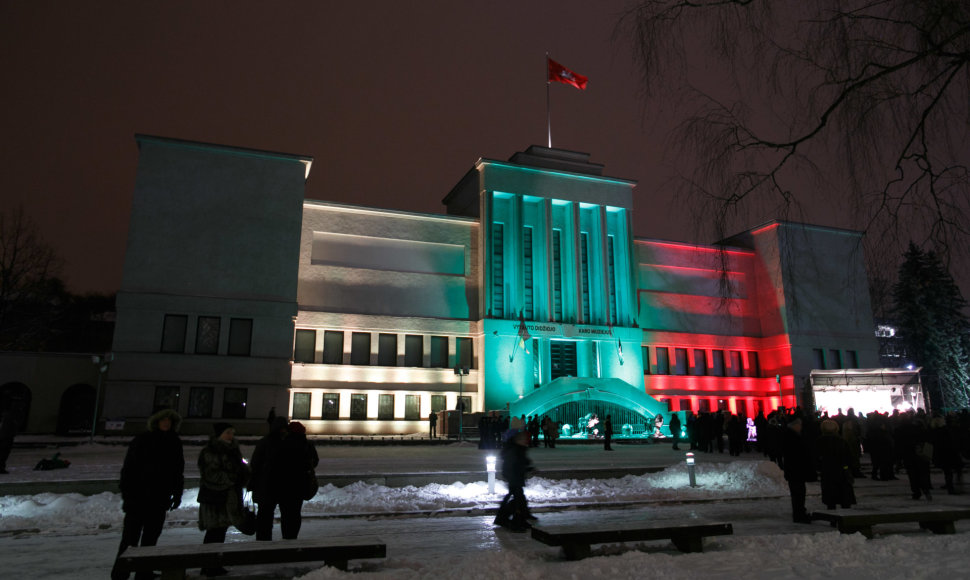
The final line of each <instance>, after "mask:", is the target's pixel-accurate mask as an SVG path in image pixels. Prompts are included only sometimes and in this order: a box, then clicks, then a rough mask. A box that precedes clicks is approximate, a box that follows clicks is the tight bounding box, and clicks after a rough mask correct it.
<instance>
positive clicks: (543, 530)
mask: <svg viewBox="0 0 970 580" xmlns="http://www.w3.org/2000/svg"><path fill="white" fill-rule="evenodd" d="M733 533H734V528H733V527H732V525H731V524H726V523H707V524H682V525H664V524H663V523H654V524H642V523H627V524H610V523H608V522H604V523H600V524H596V523H593V524H591V525H584V526H583V527H582V529H577V527H576V526H575V525H571V526H568V527H567V526H536V527H533V528H532V538H533V539H535V540H538V541H540V542H542V543H543V544H548V545H550V546H561V547H562V551H563V554H564V555H565V557H566V559H567V560H581V559H583V558H585V557H587V556H589V554H590V548H589V547H590V545H592V544H607V543H612V542H644V541H649V540H667V539H669V540H671V541H672V542H673V543H674V546H676V547H677V549H678V550H680V551H681V552H703V551H704V544H703V539H704V537H705V536H725V535H730V534H733Z"/></svg>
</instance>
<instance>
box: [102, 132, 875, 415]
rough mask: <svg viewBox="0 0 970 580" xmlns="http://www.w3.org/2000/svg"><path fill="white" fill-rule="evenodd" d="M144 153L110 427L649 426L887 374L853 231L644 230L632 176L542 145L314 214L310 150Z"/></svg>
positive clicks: (788, 227) (156, 144) (181, 145)
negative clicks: (457, 175) (456, 417)
mask: <svg viewBox="0 0 970 580" xmlns="http://www.w3.org/2000/svg"><path fill="white" fill-rule="evenodd" d="M138 140H139V146H140V150H141V153H140V156H141V158H140V162H139V174H138V181H137V184H136V188H135V196H134V201H133V210H132V225H131V233H130V235H129V237H130V239H129V247H128V255H127V258H126V267H125V281H124V284H123V288H122V292H121V294H119V299H118V326H117V330H116V336H115V343H114V349H115V355H116V360H115V363H114V365H113V367H112V372H111V376H110V380H109V389H108V399H107V401H106V407H105V413H104V414H105V416H106V417H108V418H109V419H110V418H112V417H119V416H121V417H126V418H128V419H129V420H131V418H133V417H138V418H140V417H144V416H147V415H148V414H150V412H151V411H152V410H153V409H154V408H158V407H160V406H174V407H176V408H177V409H178V410H179V411H180V412H181V413H182V414H183V416H185V417H186V423H185V428H187V429H192V427H191V426H192V425H193V424H199V425H202V424H203V423H204V424H205V425H208V422H210V421H211V420H212V419H214V418H220V419H222V418H226V419H233V420H234V421H235V422H236V423H237V426H238V427H240V429H241V430H243V431H245V430H246V429H247V425H248V426H249V428H250V429H252V430H254V431H258V430H260V429H263V428H264V426H262V425H261V423H262V420H263V418H264V417H265V416H266V413H267V411H268V410H269V408H270V407H271V406H275V407H276V411H277V413H279V414H284V409H285V414H287V415H289V416H291V417H292V418H294V419H298V420H300V421H301V422H303V423H304V424H306V425H307V427H308V429H309V430H310V431H311V432H314V433H347V434H353V433H387V434H393V433H414V432H418V431H423V430H424V429H425V426H426V422H427V417H428V414H429V413H431V412H439V411H443V410H453V409H456V408H457V407H458V406H459V405H461V406H462V407H463V409H464V411H465V412H469V413H480V412H489V411H501V412H509V413H511V414H514V415H522V414H524V415H535V414H540V415H544V414H548V415H550V416H552V417H553V418H556V419H558V420H559V421H560V422H564V423H571V424H573V425H576V424H577V419H578V418H579V417H581V416H583V415H586V414H589V413H598V414H600V415H601V416H602V415H603V414H607V413H609V414H611V415H613V417H614V425H617V428H619V426H620V425H627V424H629V425H635V426H638V429H644V428H645V427H644V425H647V424H651V423H652V421H653V417H654V415H656V414H657V413H667V412H668V411H669V410H673V411H680V410H693V411H705V410H717V409H728V410H730V411H732V412H739V413H746V414H749V415H751V414H754V413H757V412H758V411H759V410H762V409H764V410H766V411H768V410H771V409H773V408H774V407H776V406H777V405H779V404H785V405H792V404H796V403H798V402H800V401H801V397H802V385H803V384H804V383H805V382H806V378H807V377H808V375H809V371H810V370H811V369H813V368H853V367H860V366H872V365H874V364H875V363H876V360H877V354H878V351H877V344H876V341H875V339H874V337H873V333H872V328H873V325H872V315H871V312H870V308H869V299H868V289H867V286H866V277H865V271H864V269H863V266H862V261H861V257H860V256H859V249H858V248H859V237H860V234H858V233H856V232H848V231H844V230H834V229H831V228H821V227H815V226H806V225H802V224H792V223H788V222H772V223H769V224H767V225H764V226H762V227H759V228H756V229H754V230H751V231H748V232H744V233H743V234H740V235H738V236H735V237H732V238H731V239H729V240H725V241H724V242H722V243H720V244H717V245H711V246H697V245H688V244H682V243H677V242H666V241H658V240H648V239H639V238H635V237H634V235H633V231H632V223H633V222H632V212H633V201H634V188H635V185H636V184H635V183H634V182H631V181H628V180H623V179H617V178H612V177H607V176H604V175H603V167H602V166H601V165H599V164H596V163H592V162H591V161H590V160H589V156H588V155H587V154H584V153H576V152H570V151H563V150H556V149H548V148H544V147H535V146H533V147H530V148H529V149H527V150H526V151H523V152H520V153H517V154H515V155H513V156H512V157H511V158H510V159H509V160H508V161H496V160H488V159H481V160H479V161H478V162H477V163H476V164H475V165H474V167H473V168H472V169H471V170H469V171H468V173H466V175H465V176H464V177H463V178H462V179H461V180H460V181H459V182H458V184H457V185H456V186H455V187H454V188H453V189H452V190H451V192H449V193H448V194H447V195H446V197H445V198H444V199H443V203H444V205H445V207H446V210H447V213H446V214H444V215H430V214H418V213H410V212H400V211H391V210H382V209H375V208H364V207H356V206H348V205H340V204H333V203H326V202H318V201H311V200H304V199H303V184H304V181H305V179H306V176H307V175H308V173H309V167H310V161H311V160H310V159H309V158H306V157H301V156H293V155H282V154H272V153H265V152H259V151H251V150H242V149H236V148H229V147H220V146H214V145H204V144H198V143H189V142H184V141H175V140H166V139H158V138H153V137H139V139H138ZM159 345H161V348H159ZM200 345H201V347H200ZM200 348H201V350H200ZM139 420H140V419H139ZM199 430H200V431H201V428H200V429H199Z"/></svg>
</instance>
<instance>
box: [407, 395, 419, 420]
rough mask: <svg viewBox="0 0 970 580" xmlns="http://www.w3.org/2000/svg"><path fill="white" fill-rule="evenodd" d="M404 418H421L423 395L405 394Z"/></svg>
mask: <svg viewBox="0 0 970 580" xmlns="http://www.w3.org/2000/svg"><path fill="white" fill-rule="evenodd" d="M404 419H405V420H407V421H417V420H419V419H421V395H404Z"/></svg>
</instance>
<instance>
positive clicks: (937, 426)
mask: <svg viewBox="0 0 970 580" xmlns="http://www.w3.org/2000/svg"><path fill="white" fill-rule="evenodd" d="M929 440H930V442H931V443H932V444H933V465H936V466H937V467H939V468H940V469H941V470H942V471H943V482H944V483H943V486H944V487H945V488H946V491H947V493H949V494H955V493H957V490H956V488H955V487H953V474H954V473H957V472H959V471H960V470H961V469H962V468H963V459H962V458H961V457H960V450H959V449H958V448H957V443H956V437H955V436H954V435H953V431H952V430H951V428H950V426H949V425H947V422H946V419H944V418H943V417H933V418H932V419H930V438H929Z"/></svg>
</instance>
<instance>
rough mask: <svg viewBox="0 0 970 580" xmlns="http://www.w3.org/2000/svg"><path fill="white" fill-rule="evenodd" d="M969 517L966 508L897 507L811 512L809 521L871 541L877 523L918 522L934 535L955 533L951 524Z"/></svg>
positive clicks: (969, 514) (969, 512) (969, 511)
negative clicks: (823, 523)
mask: <svg viewBox="0 0 970 580" xmlns="http://www.w3.org/2000/svg"><path fill="white" fill-rule="evenodd" d="M966 518H970V509H967V508H946V507H940V508H924V507H920V508H898V509H891V508H886V509H881V510H843V511H839V512H836V511H833V510H822V511H817V512H813V513H812V519H815V520H823V521H827V522H831V524H832V527H833V528H834V527H838V529H839V531H840V532H842V533H843V534H854V533H856V532H859V533H861V534H862V535H864V536H865V537H867V538H872V526H875V525H879V524H897V523H902V522H918V523H919V527H921V528H923V529H927V530H930V531H931V532H933V533H934V534H953V533H956V528H955V527H954V522H956V521H957V520H961V519H966Z"/></svg>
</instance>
